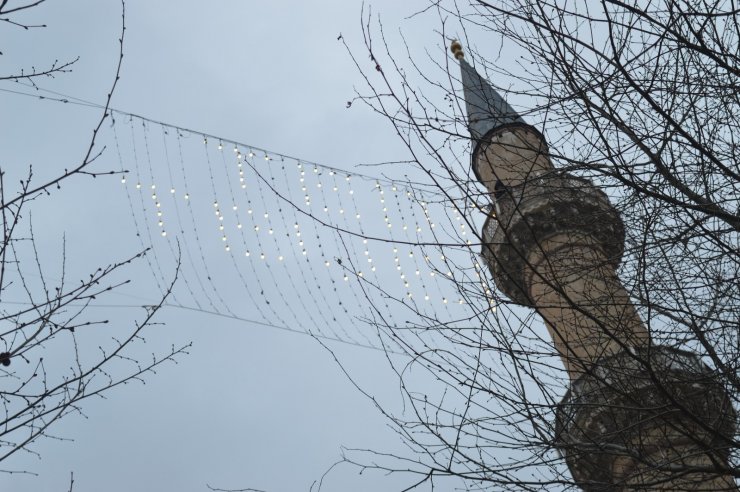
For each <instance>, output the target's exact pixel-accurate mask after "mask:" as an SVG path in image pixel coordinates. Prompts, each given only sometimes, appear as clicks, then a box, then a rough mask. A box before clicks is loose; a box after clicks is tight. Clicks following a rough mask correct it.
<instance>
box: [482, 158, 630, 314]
mask: <svg viewBox="0 0 740 492" xmlns="http://www.w3.org/2000/svg"><path fill="white" fill-rule="evenodd" d="M482 236H483V247H482V256H483V258H484V260H485V262H486V263H487V264H488V267H489V269H490V270H491V274H492V275H493V278H494V281H495V282H496V285H497V287H498V288H499V289H500V290H501V291H502V292H503V293H504V294H506V295H507V296H508V297H509V298H510V299H512V300H513V301H514V302H516V303H518V304H522V305H525V306H530V307H535V303H534V302H533V300H532V299H531V296H530V293H529V287H530V285H531V283H532V275H533V274H534V272H533V270H532V268H530V258H532V256H533V254H541V252H542V251H543V244H544V243H545V242H546V241H547V240H548V239H549V238H552V237H555V236H559V237H563V236H568V237H570V238H572V241H573V242H579V241H582V240H587V241H588V242H589V243H590V244H592V245H595V246H596V247H600V248H601V249H602V250H603V252H604V258H606V261H607V262H608V263H609V264H610V265H612V267H613V269H614V270H616V269H617V267H618V266H619V264H620V262H621V259H622V254H623V252H624V224H623V223H622V219H621V218H620V217H619V213H618V212H617V211H616V210H615V209H614V207H613V206H612V205H611V203H609V198H608V197H607V195H606V194H605V193H604V192H602V191H601V190H599V189H598V188H597V187H595V186H594V185H593V184H592V183H591V182H590V181H589V180H587V179H583V178H578V177H574V176H571V175H569V174H567V173H564V172H559V171H550V172H547V173H545V174H540V175H538V176H536V177H533V178H530V179H528V180H527V181H525V182H524V183H522V184H520V185H518V186H514V187H505V188H503V189H499V190H497V192H496V198H495V200H494V207H493V210H492V212H491V214H490V215H489V216H488V218H487V219H486V222H485V224H484V225H483V235H482Z"/></svg>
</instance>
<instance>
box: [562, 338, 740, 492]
mask: <svg viewBox="0 0 740 492" xmlns="http://www.w3.org/2000/svg"><path fill="white" fill-rule="evenodd" d="M735 420H736V415H735V411H734V410H733V407H732V403H731V401H730V399H729V397H728V396H727V393H726V391H725V388H724V387H723V385H722V384H721V382H720V379H719V378H718V377H717V375H716V373H715V372H714V371H712V370H711V369H710V368H709V367H708V366H707V365H706V364H704V363H703V362H702V360H701V358H700V357H699V356H697V355H695V354H693V353H690V352H686V351H683V350H677V349H673V348H670V347H663V346H655V345H652V346H644V347H636V348H633V349H630V350H624V351H622V352H619V353H618V354H616V355H613V356H610V357H604V358H602V359H601V360H599V362H598V363H597V364H596V365H594V366H593V368H592V370H591V371H589V372H587V373H584V374H582V375H581V377H579V378H578V379H576V380H575V381H573V383H572V384H571V387H570V390H569V391H568V393H567V394H566V395H565V398H564V399H563V401H562V402H561V403H560V405H559V406H558V410H557V419H556V428H555V445H556V447H557V448H558V449H559V450H560V452H561V453H562V454H563V455H564V457H565V460H566V462H567V463H568V467H569V468H570V470H571V473H572V474H573V478H574V479H575V480H576V483H578V485H579V486H580V487H581V488H582V489H583V490H584V491H586V492H590V491H604V490H609V491H614V492H617V491H627V490H629V491H633V490H735V488H734V484H733V480H732V479H731V477H730V476H729V475H726V474H725V473H726V470H724V469H723V466H725V465H723V464H725V463H727V459H728V456H729V452H730V449H731V445H732V444H731V440H730V439H731V436H733V435H734V433H735ZM723 472H725V473H723ZM699 485H701V486H699Z"/></svg>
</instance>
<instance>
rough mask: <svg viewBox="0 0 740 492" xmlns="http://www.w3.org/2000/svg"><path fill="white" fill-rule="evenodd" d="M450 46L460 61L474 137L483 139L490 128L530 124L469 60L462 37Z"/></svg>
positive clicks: (471, 130) (469, 126) (469, 122)
mask: <svg viewBox="0 0 740 492" xmlns="http://www.w3.org/2000/svg"><path fill="white" fill-rule="evenodd" d="M450 49H451V50H452V53H453V54H454V55H455V58H457V60H459V61H460V72H461V81H462V85H463V93H464V97H465V106H466V109H467V112H468V129H469V130H470V134H471V135H472V137H473V139H475V140H476V141H480V140H482V139H483V138H484V137H485V136H486V135H487V134H488V133H489V132H491V131H492V130H494V129H496V128H499V127H501V126H504V125H510V124H512V123H520V124H526V122H525V121H524V120H523V119H522V117H521V116H519V114H518V113H517V112H516V111H515V110H514V108H512V107H511V106H510V105H509V103H507V102H506V100H505V99H504V98H503V97H502V96H501V94H499V93H498V91H496V89H494V88H493V86H492V85H491V84H490V83H489V82H488V81H487V80H486V79H484V78H483V77H481V76H480V75H479V74H478V72H476V70H475V69H474V68H473V67H472V66H471V65H470V64H469V63H468V62H467V61H466V60H465V55H464V53H463V51H462V46H461V45H460V43H459V42H458V41H454V42H453V43H452V45H451V47H450Z"/></svg>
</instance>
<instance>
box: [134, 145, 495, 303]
mask: <svg viewBox="0 0 740 492" xmlns="http://www.w3.org/2000/svg"><path fill="white" fill-rule="evenodd" d="M204 143H207V139H205V138H204ZM223 147H224V144H223V143H222V142H219V144H218V148H219V150H223ZM233 151H234V158H235V161H236V162H235V165H236V171H237V173H236V174H238V179H239V185H240V187H241V188H242V189H246V187H247V186H246V183H247V177H246V173H245V164H248V161H247V157H249V158H252V157H254V152H253V151H250V152H248V153H247V152H246V151H245V153H244V154H242V152H241V150H240V149H239V147H238V146H237V145H235V146H234V149H233ZM264 159H265V161H267V162H269V161H271V160H272V158H271V157H270V156H269V155H268V154H267V153H265V155H264ZM232 162H233V161H232ZM233 165H234V164H232V166H233ZM297 168H298V172H299V175H300V176H299V183H300V184H299V186H300V189H301V191H302V193H303V199H304V202H305V205H306V206H311V202H313V201H315V200H318V199H320V197H318V196H312V193H311V191H310V187H312V186H314V185H313V184H312V185H310V186H309V184H308V182H309V181H310V180H308V179H307V175H310V174H313V175H315V176H321V175H322V173H321V171H320V167H319V166H317V165H308V166H307V165H306V164H304V163H301V162H297ZM231 169H232V170H233V169H234V168H233V167H231ZM232 172H233V171H231V172H230V173H229V176H231V177H230V178H229V179H231V180H233V179H234V174H232ZM255 172H257V171H256V170H255ZM327 174H328V175H329V176H330V177H332V179H334V178H335V177H336V176H337V175H338V174H339V176H341V177H344V180H345V182H346V183H347V188H345V189H344V191H343V192H342V193H341V194H339V192H340V190H339V187H338V186H337V184H336V182H335V183H334V184H333V185H331V184H329V183H327V182H326V181H325V180H324V182H322V181H321V178H318V179H317V182H315V188H317V189H319V190H321V194H322V196H323V194H324V191H323V189H324V188H326V189H327V190H328V189H329V188H331V190H332V191H334V192H335V193H337V194H338V195H337V196H342V195H344V194H345V193H346V194H347V195H349V197H351V199H352V201H353V202H354V196H355V190H354V189H353V187H352V182H353V180H352V176H351V175H350V174H344V173H341V172H340V173H337V172H336V171H334V170H329V171H328V173H327ZM324 176H326V174H324ZM126 178H127V177H126V175H123V176H122V179H121V181H122V183H124V184H125V182H126ZM232 182H233V181H232ZM257 182H258V183H259V181H257ZM375 187H376V189H377V191H378V196H379V202H380V207H381V210H382V212H383V218H384V226H385V228H387V229H392V228H393V226H394V224H395V225H396V226H399V225H400V227H399V229H400V230H402V231H404V233H406V231H409V230H415V231H416V233H417V234H418V233H420V232H421V230H422V228H421V226H420V225H419V221H418V220H416V221H414V218H415V217H416V215H415V214H414V216H413V217H409V218H410V219H412V220H411V221H410V224H412V226H411V227H409V225H408V224H407V220H406V218H405V217H404V216H403V213H402V212H401V203H400V202H399V201H398V196H399V195H398V193H399V192H398V187H397V186H396V185H394V184H391V185H388V186H387V188H386V187H385V186H384V185H381V183H380V182H376V183H375ZM137 188H141V185H140V184H137ZM155 188H156V187H155V186H153V185H152V199H153V200H154V206H155V208H156V213H157V218H158V225H159V227H160V228H161V229H162V230H161V232H162V235H163V236H165V235H166V233H165V231H164V220H163V214H162V209H161V203H160V201H159V199H158V196H157V194H156V192H155ZM260 190H261V187H260ZM214 191H215V190H214ZM404 191H405V197H406V198H408V199H409V200H411V201H414V202H416V203H417V204H420V205H421V207H422V210H423V212H424V217H425V219H426V221H427V223H428V224H429V227H430V228H431V229H434V228H435V223H434V222H433V221H432V219H431V214H430V210H429V205H428V203H427V202H426V201H421V202H419V201H416V200H415V199H414V198H413V194H412V192H411V191H408V190H404ZM404 191H402V192H401V193H402V195H401V196H403V193H404ZM390 192H392V193H390ZM170 193H171V194H173V195H174V194H175V189H174V188H170ZM183 196H184V199H185V200H189V198H190V195H189V194H188V193H185V194H184V195H183ZM345 196H346V195H345ZM393 196H395V197H396V198H395V201H396V204H397V206H398V212H399V213H401V216H400V218H398V217H397V218H396V219H394V218H393V217H394V214H393V213H391V212H390V211H389V208H390V206H389V201H391V202H392V197H393ZM215 198H216V197H214V201H213V211H214V214H215V216H216V219H217V224H218V230H219V234H220V238H221V242H222V243H223V244H224V248H225V250H226V251H229V250H230V246H229V241H228V237H227V232H226V230H225V226H224V223H225V219H224V212H223V210H224V209H222V207H221V205H220V204H219V201H218V200H217V199H215ZM354 205H355V207H354V208H355V210H354V211H352V210H350V212H354V213H351V215H353V216H354V218H355V219H357V220H359V219H360V218H361V214H360V213H359V207H357V206H356V205H357V204H354ZM330 207H331V208H334V206H333V205H331V202H330V201H329V202H327V200H326V199H324V205H323V207H322V209H323V211H324V213H329V212H330ZM232 210H233V211H234V212H235V215H236V216H237V221H236V228H237V229H242V227H243V226H242V223H241V221H240V220H239V214H238V212H239V206H238V205H237V204H236V202H234V204H233V205H232ZM242 210H244V209H242ZM412 210H413V207H412ZM333 211H334V212H335V213H338V214H339V215H342V216H343V217H344V216H346V215H347V214H346V212H347V211H346V210H345V207H344V206H343V205H342V203H341V199H340V201H339V204H338V205H337V206H336V208H334V210H333ZM246 213H247V214H248V215H249V216H250V217H251V218H252V223H253V227H254V231H255V233H256V235H257V236H258V237H259V233H260V232H267V234H268V235H270V236H272V237H273V239H274V240H275V241H276V246H277V247H278V249H276V251H277V252H276V253H275V255H274V256H273V255H271V256H272V258H274V259H277V261H283V260H284V256H283V254H280V251H279V247H280V245H279V244H278V239H277V237H276V236H277V235H276V234H274V232H275V231H274V230H273V228H272V226H271V225H270V222H271V221H270V216H269V213H267V212H265V213H264V214H262V215H263V217H264V219H265V222H266V223H264V224H260V223H257V221H255V220H254V218H255V215H254V211H253V209H252V208H251V206H250V207H249V208H247V209H246ZM455 215H456V216H455V220H456V221H458V223H459V229H460V234H461V236H463V237H466V236H467V235H468V234H469V231H468V230H467V227H466V224H465V223H464V222H463V221H462V219H463V218H462V217H461V216H460V215H459V213H457V210H456V211H455ZM283 221H284V222H285V218H283ZM396 221H398V223H396ZM289 223H290V222H289ZM360 227H361V226H360ZM293 229H294V230H293V231H292V232H289V233H288V234H287V235H288V236H289V237H292V238H293V240H294V241H295V244H296V245H297V247H298V248H299V249H300V251H301V254H302V255H303V256H307V255H308V252H307V249H306V245H305V243H304V238H303V237H302V231H301V228H300V224H299V222H297V221H296V222H294V224H293ZM280 236H282V234H280ZM466 239H467V238H466ZM416 240H418V239H416ZM362 241H363V249H362V250H361V251H362V253H361V254H362V255H363V256H364V257H365V259H366V262H367V268H368V269H369V271H371V272H376V269H377V267H378V265H376V261H375V260H376V259H375V258H374V257H373V255H372V254H371V249H370V248H369V247H368V239H367V238H363V239H362ZM467 242H468V244H470V240H468V241H467ZM245 246H247V245H246V243H245ZM260 249H262V251H263V252H261V253H259V255H258V256H259V257H260V259H261V260H266V259H267V255H266V254H265V252H264V251H267V250H266V249H265V248H263V247H262V246H260ZM243 251H244V256H245V257H246V258H250V259H251V258H252V257H253V256H254V255H253V254H252V253H251V252H250V250H249V249H248V248H245V249H244V250H243ZM405 256H408V258H409V260H408V261H410V262H413V263H411V265H408V264H406V265H405V266H404V263H402V261H401V259H402V257H405ZM393 259H394V266H395V267H396V271H397V275H399V278H400V280H401V282H402V285H403V287H404V288H405V290H406V296H407V297H409V298H412V297H414V294H413V293H412V290H413V289H412V285H411V284H412V283H414V282H413V281H412V280H411V279H412V278H416V279H418V281H417V282H418V283H417V285H418V286H419V287H422V288H423V292H424V299H425V300H427V301H428V300H430V298H431V296H430V294H429V292H428V291H427V286H426V285H425V283H424V281H423V280H422V271H423V268H420V266H419V264H418V261H417V255H415V254H414V251H413V250H407V251H403V252H399V249H398V247H397V246H394V247H393ZM424 259H425V260H426V262H427V264H429V266H431V263H430V262H429V257H428V256H426V257H424ZM440 259H441V260H442V261H444V262H445V264H446V261H445V260H446V259H445V257H444V255H442V256H441V257H440ZM321 262H322V263H323V264H324V266H325V267H327V268H328V267H331V266H332V265H333V264H334V262H332V261H330V258H327V257H326V256H324V253H323V251H322V257H321ZM381 266H382V265H381ZM409 267H410V268H409ZM363 270H364V269H362V268H359V269H358V270H357V271H356V272H355V274H356V276H357V277H359V278H364V277H365V275H366V274H367V272H366V271H365V272H364V271H363ZM443 271H444V270H443ZM446 274H447V276H448V277H452V272H451V271H449V270H447V272H446ZM476 274H477V277H478V279H480V280H481V281H483V278H482V275H481V273H480V269H479V267H478V265H477V263H476ZM430 276H431V277H434V276H435V269H434V268H432V269H430ZM343 279H344V280H345V281H348V280H349V278H348V276H347V275H346V274H343ZM486 296H487V298H489V299H490V301H491V304H493V299H492V298H490V289H486ZM438 299H439V298H438ZM450 302H455V301H454V298H453V300H452V301H450V300H449V299H448V297H442V303H443V304H448V303H450ZM457 303H459V304H463V303H464V301H463V299H459V300H457Z"/></svg>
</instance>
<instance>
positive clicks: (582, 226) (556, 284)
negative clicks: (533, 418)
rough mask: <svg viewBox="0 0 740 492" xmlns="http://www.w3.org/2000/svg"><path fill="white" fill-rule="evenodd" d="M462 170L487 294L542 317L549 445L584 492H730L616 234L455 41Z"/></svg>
mask: <svg viewBox="0 0 740 492" xmlns="http://www.w3.org/2000/svg"><path fill="white" fill-rule="evenodd" d="M451 49H452V53H453V54H454V56H455V58H456V59H457V60H459V62H460V67H461V73H462V77H461V80H462V84H463V90H464V97H465V102H466V107H467V113H468V128H469V130H470V133H471V136H472V141H473V152H472V167H473V171H474V172H475V175H476V177H477V178H478V180H479V181H480V182H481V183H482V184H483V185H484V186H485V187H486V189H487V190H488V192H489V194H490V196H491V200H492V202H493V204H494V207H493V211H492V212H491V214H490V216H489V217H488V218H487V220H486V222H485V225H484V226H483V232H482V238H483V248H482V256H483V258H484V260H485V261H486V263H487V265H488V267H489V269H490V271H491V274H492V276H493V279H494V281H495V283H496V286H497V287H498V288H499V290H501V291H502V292H503V293H504V294H506V295H507V296H508V297H509V298H510V299H511V300H512V301H514V302H515V303H518V304H521V305H524V306H528V307H531V308H534V309H536V311H537V312H538V313H539V314H540V315H541V316H542V318H543V319H544V321H545V324H546V326H547V329H548V331H549V332H550V336H551V337H552V340H553V343H554V346H555V349H556V350H557V352H558V354H559V355H560V357H561V359H562V361H563V364H564V366H565V369H566V371H567V372H568V375H569V377H570V383H571V384H570V390H569V391H568V393H567V394H566V396H565V398H564V399H563V401H562V402H561V404H560V406H559V407H558V412H557V421H556V436H555V441H556V442H555V444H556V446H557V447H558V448H559V450H560V452H561V453H562V454H563V455H564V456H565V459H566V462H567V464H568V467H569V468H570V471H571V473H572V475H573V478H574V480H575V481H576V483H578V485H579V486H580V487H581V488H582V489H584V490H586V491H628V490H629V491H631V490H707V491H708V490H737V488H736V487H735V483H734V480H733V478H732V476H731V475H730V474H729V473H723V472H722V470H727V469H728V454H729V448H730V442H731V439H732V438H733V437H734V431H735V413H734V410H733V408H732V405H731V403H730V400H729V398H728V397H727V395H726V393H725V390H724V388H723V386H722V384H721V383H720V382H719V381H718V380H717V378H716V377H715V376H714V373H713V371H712V370H711V369H710V368H709V367H708V366H706V364H704V363H703V362H702V361H701V359H700V358H699V357H698V356H697V355H694V354H692V353H690V352H685V351H682V350H677V349H673V348H670V347H661V346H657V345H653V344H652V341H651V338H650V333H649V332H648V330H647V328H646V327H645V325H644V324H643V322H642V320H641V319H640V317H639V315H638V313H637V310H636V309H635V307H634V305H633V304H632V302H631V300H630V298H629V294H628V293H627V291H626V290H625V288H624V287H623V285H622V283H621V282H620V280H619V277H618V276H617V268H618V267H619V264H620V261H621V257H622V253H623V249H624V225H623V223H622V220H621V218H620V216H619V214H618V212H617V211H616V210H615V209H614V207H613V206H612V205H611V204H610V202H609V199H608V197H607V196H606V195H605V194H604V193H603V192H602V191H601V190H599V189H598V188H596V187H594V186H593V185H592V184H591V182H590V181H588V180H586V179H582V178H578V177H575V176H572V175H569V174H567V173H564V172H560V171H558V170H556V169H555V168H554V167H553V165H552V163H551V161H550V157H549V150H548V146H547V143H546V141H545V138H544V136H543V135H542V134H541V133H540V132H539V131H538V130H537V129H536V128H535V127H533V126H532V125H529V124H527V123H526V122H525V121H524V120H523V119H522V117H521V116H520V115H518V114H517V112H516V111H514V110H513V109H512V108H511V106H509V104H508V103H507V102H506V101H505V100H504V99H503V98H502V97H501V95H500V94H498V92H497V91H496V90H495V89H494V88H493V87H492V86H491V85H490V84H489V83H488V82H487V81H486V80H484V79H483V78H482V77H481V76H480V75H479V74H478V73H477V72H476V71H475V70H474V69H473V67H471V66H470V65H469V64H468V63H467V61H466V60H465V57H464V54H463V51H462V46H461V45H460V43H459V42H457V41H455V42H453V43H452V46H451Z"/></svg>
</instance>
